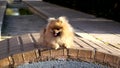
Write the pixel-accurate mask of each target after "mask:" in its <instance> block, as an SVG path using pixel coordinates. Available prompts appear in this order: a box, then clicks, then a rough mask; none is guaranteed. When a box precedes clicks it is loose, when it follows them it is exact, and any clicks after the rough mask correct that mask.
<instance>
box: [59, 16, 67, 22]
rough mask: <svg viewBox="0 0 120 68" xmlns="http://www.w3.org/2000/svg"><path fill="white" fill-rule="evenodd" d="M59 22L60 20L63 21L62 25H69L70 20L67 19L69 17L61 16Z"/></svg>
mask: <svg viewBox="0 0 120 68" xmlns="http://www.w3.org/2000/svg"><path fill="white" fill-rule="evenodd" d="M58 20H59V21H62V23H64V22H66V23H68V19H67V17H65V16H60V17H59V18H58Z"/></svg>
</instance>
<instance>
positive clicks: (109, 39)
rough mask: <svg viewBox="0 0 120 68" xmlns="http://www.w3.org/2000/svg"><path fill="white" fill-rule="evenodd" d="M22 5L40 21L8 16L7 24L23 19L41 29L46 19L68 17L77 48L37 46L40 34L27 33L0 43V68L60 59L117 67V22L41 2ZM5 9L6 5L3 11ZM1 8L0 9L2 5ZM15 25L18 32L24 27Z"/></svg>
mask: <svg viewBox="0 0 120 68" xmlns="http://www.w3.org/2000/svg"><path fill="white" fill-rule="evenodd" d="M0 3H1V2H0ZM24 3H25V4H26V5H28V8H29V9H30V10H31V11H32V12H34V13H35V14H36V15H38V16H39V17H40V21H38V20H37V21H36V20H35V19H38V18H37V16H36V15H32V16H19V17H13V16H9V17H8V18H9V19H7V20H8V21H10V22H9V23H12V24H13V23H14V24H16V23H15V22H16V20H17V22H18V23H20V22H22V20H24V23H25V22H27V23H29V22H31V23H34V22H37V23H38V22H40V23H38V24H41V25H40V28H41V26H43V25H45V24H46V20H47V18H49V17H59V16H62V15H64V16H67V17H68V19H69V20H70V24H72V26H73V27H74V29H75V33H76V37H75V38H74V42H75V46H78V49H59V50H54V49H46V48H45V47H41V46H38V45H37V44H36V42H37V40H38V38H39V33H38V32H39V31H38V32H37V33H29V32H26V34H23V35H18V36H15V37H12V38H10V39H6V40H3V41H1V42H0V59H1V60H0V68H9V67H11V68H12V67H16V66H18V65H20V64H23V63H32V62H37V61H44V60H52V59H60V58H65V59H73V60H83V61H88V62H98V63H101V64H108V65H110V66H111V68H120V30H119V29H120V23H118V22H116V21H113V20H108V19H104V18H96V17H95V16H93V15H89V14H86V13H83V12H78V11H75V10H72V9H68V8H64V7H61V6H57V5H53V4H50V3H46V2H42V1H40V2H39V1H32V2H31V1H24ZM4 5H6V4H4ZM5 8H6V6H5V7H4V10H5ZM0 9H2V8H1V4H0ZM4 10H0V15H1V16H0V22H2V21H3V17H4V12H5V11H4ZM32 17H34V18H32ZM13 18H15V20H14V19H13ZM31 18H32V21H31ZM25 19H27V21H25ZM28 19H29V20H28ZM11 20H12V21H11ZM19 20H20V21H19ZM34 20H35V21H34ZM43 20H44V21H43ZM2 23H3V22H2ZM38 24H36V23H34V25H38ZM10 25H11V24H10ZM14 26H19V27H18V28H19V29H20V27H23V26H25V25H24V24H23V25H20V24H16V25H14ZM28 27H29V26H28ZM35 27H36V26H35ZM16 28H17V27H16ZM40 28H36V29H40ZM17 31H18V30H17ZM13 32H15V31H13Z"/></svg>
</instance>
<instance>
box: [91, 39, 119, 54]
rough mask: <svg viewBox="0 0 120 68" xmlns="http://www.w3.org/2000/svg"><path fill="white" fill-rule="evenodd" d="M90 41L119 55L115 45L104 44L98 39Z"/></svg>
mask: <svg viewBox="0 0 120 68" xmlns="http://www.w3.org/2000/svg"><path fill="white" fill-rule="evenodd" d="M91 42H92V43H95V44H96V45H97V46H99V47H100V48H102V49H105V50H107V51H108V52H109V53H110V54H111V55H116V56H120V50H119V49H117V48H115V47H113V46H110V45H107V44H104V43H102V42H100V41H98V40H97V41H91Z"/></svg>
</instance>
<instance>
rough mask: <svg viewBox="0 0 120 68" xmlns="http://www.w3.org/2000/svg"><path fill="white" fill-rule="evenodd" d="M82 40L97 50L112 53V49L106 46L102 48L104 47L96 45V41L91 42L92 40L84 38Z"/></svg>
mask: <svg viewBox="0 0 120 68" xmlns="http://www.w3.org/2000/svg"><path fill="white" fill-rule="evenodd" d="M81 40H82V41H83V42H85V43H86V44H88V45H90V46H91V47H93V48H94V49H95V50H96V51H99V52H104V53H108V54H111V51H109V50H107V49H105V48H102V47H100V46H98V45H96V44H95V43H93V42H91V41H89V40H87V39H84V38H82V39H81Z"/></svg>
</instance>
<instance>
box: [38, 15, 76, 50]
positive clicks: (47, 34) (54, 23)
mask: <svg viewBox="0 0 120 68" xmlns="http://www.w3.org/2000/svg"><path fill="white" fill-rule="evenodd" d="M73 38H74V30H73V27H72V26H71V25H70V24H69V22H68V20H67V19H66V17H65V16H61V17H59V18H57V19H55V18H49V19H48V24H47V26H46V28H44V29H43V30H42V31H41V32H40V38H39V41H38V43H39V44H40V45H44V46H47V47H51V48H54V49H58V48H60V47H65V48H71V46H73Z"/></svg>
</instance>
